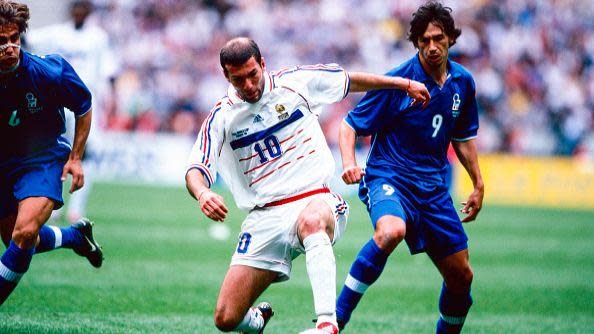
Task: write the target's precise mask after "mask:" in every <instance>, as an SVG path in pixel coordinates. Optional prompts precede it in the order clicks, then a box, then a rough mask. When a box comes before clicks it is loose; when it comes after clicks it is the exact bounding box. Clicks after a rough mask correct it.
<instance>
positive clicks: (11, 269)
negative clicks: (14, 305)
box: [0, 240, 35, 305]
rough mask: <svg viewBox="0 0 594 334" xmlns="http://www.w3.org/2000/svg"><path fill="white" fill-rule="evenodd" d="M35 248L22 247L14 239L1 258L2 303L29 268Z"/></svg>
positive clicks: (0, 301)
mask: <svg viewBox="0 0 594 334" xmlns="http://www.w3.org/2000/svg"><path fill="white" fill-rule="evenodd" d="M34 252H35V248H31V249H20V248H19V247H18V246H17V245H16V244H15V243H14V242H13V241H12V240H11V241H10V245H8V248H6V251H4V254H3V255H2V258H0V305H2V304H4V301H5V300H6V298H8V296H10V294H11V293H12V291H13V290H14V288H15V287H16V286H17V284H18V283H19V280H20V279H21V277H22V276H23V274H24V273H25V272H26V271H27V269H29V264H30V263H31V258H32V257H33V253H34Z"/></svg>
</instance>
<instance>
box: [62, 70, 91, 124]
mask: <svg viewBox="0 0 594 334" xmlns="http://www.w3.org/2000/svg"><path fill="white" fill-rule="evenodd" d="M61 62H62V73H61V75H60V81H59V84H58V92H57V96H58V100H59V103H60V104H61V105H62V106H64V107H66V108H68V109H69V110H71V111H72V112H73V113H74V114H75V115H76V116H82V115H84V114H86V113H87V112H88V111H89V110H90V109H91V92H90V91H89V89H88V88H87V86H86V85H85V84H84V83H83V82H82V80H81V79H80V77H79V76H78V74H76V72H75V71H74V69H73V68H72V66H71V65H70V64H69V63H68V62H67V61H66V60H65V59H64V58H61Z"/></svg>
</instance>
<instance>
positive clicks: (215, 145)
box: [186, 101, 225, 188]
mask: <svg viewBox="0 0 594 334" xmlns="http://www.w3.org/2000/svg"><path fill="white" fill-rule="evenodd" d="M221 105H222V102H221V101H219V102H218V103H217V104H216V105H215V107H214V108H213V109H212V110H211V111H210V113H209V114H208V117H206V119H205V120H204V122H203V123H202V127H201V128H200V132H199V133H198V138H197V139H196V142H195V143H194V146H193V147H192V151H191V152H190V156H189V158H188V163H187V167H186V174H187V172H188V171H189V170H190V169H193V168H196V169H198V170H199V171H200V172H201V173H202V174H203V175H204V178H205V179H206V181H207V182H208V187H209V188H210V187H211V186H212V184H213V183H214V182H215V181H216V177H217V170H218V167H217V166H218V162H219V156H220V155H219V153H220V152H221V147H222V145H223V142H224V139H225V132H224V127H223V119H222V117H221V115H220V111H221ZM217 116H218V117H217Z"/></svg>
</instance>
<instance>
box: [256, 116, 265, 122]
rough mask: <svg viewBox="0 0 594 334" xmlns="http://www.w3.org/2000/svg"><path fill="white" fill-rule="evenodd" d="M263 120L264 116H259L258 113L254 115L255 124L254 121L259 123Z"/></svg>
mask: <svg viewBox="0 0 594 334" xmlns="http://www.w3.org/2000/svg"><path fill="white" fill-rule="evenodd" d="M263 120H264V118H263V117H262V116H260V115H256V116H254V124H256V123H260V122H262V121H263Z"/></svg>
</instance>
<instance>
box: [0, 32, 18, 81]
mask: <svg viewBox="0 0 594 334" xmlns="http://www.w3.org/2000/svg"><path fill="white" fill-rule="evenodd" d="M10 44H14V45H21V34H20V33H19V27H18V26H17V25H16V24H14V23H9V24H4V25H0V70H2V71H8V70H10V69H11V68H13V67H14V66H16V65H17V64H18V63H19V55H20V51H21V49H20V48H18V47H14V46H9V45H10ZM3 46H4V47H3ZM6 46H8V47H6Z"/></svg>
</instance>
